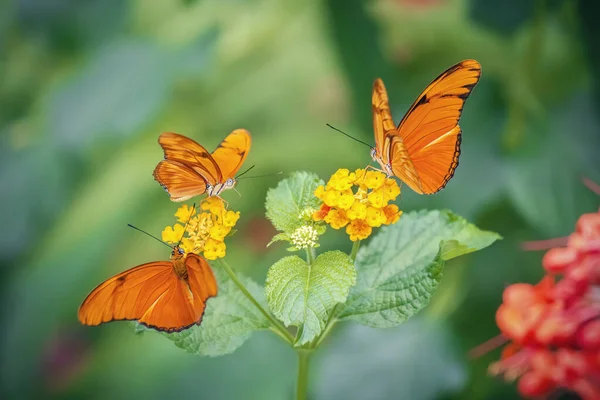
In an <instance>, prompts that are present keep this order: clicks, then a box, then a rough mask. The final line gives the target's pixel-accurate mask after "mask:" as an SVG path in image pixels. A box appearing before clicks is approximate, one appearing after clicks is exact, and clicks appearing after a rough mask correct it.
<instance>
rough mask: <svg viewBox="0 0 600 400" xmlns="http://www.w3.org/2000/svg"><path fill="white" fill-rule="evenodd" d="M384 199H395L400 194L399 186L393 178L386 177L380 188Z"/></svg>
mask: <svg viewBox="0 0 600 400" xmlns="http://www.w3.org/2000/svg"><path fill="white" fill-rule="evenodd" d="M382 190H383V198H384V201H386V202H389V201H391V200H396V197H398V195H399V194H400V186H398V183H397V182H396V181H395V180H394V179H386V181H385V185H384V186H383V188H382Z"/></svg>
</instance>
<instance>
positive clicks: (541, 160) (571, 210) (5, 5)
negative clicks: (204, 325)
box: [0, 0, 600, 400]
mask: <svg viewBox="0 0 600 400" xmlns="http://www.w3.org/2000/svg"><path fill="white" fill-rule="evenodd" d="M598 7H599V6H598V4H597V3H596V2H594V1H591V0H590V1H587V0H586V1H584V0H581V1H577V0H506V1H503V2H493V1H486V0H371V1H364V2H361V1H357V0H305V1H293V0H246V1H244V0H197V1H191V0H188V1H183V0H179V1H176V0H169V1H166V0H165V1H158V0H157V1H150V0H131V1H124V0H86V1H83V0H12V1H11V0H4V1H2V2H0V134H1V136H0V142H1V146H0V187H1V190H0V199H1V202H2V203H1V205H2V207H0V221H1V224H0V229H2V232H1V234H0V263H1V269H0V274H1V275H2V279H1V281H0V285H1V288H2V309H1V311H2V314H1V318H2V319H1V324H2V329H1V330H0V362H1V376H0V378H1V381H0V382H1V386H0V397H2V398H7V399H13V398H14V399H27V398H57V399H79V398H97V399H104V398H116V399H130V398H146V399H154V398H156V399H158V398H165V397H173V396H177V397H183V396H186V397H187V398H199V399H286V398H292V397H293V393H294V380H295V371H296V359H295V354H294V352H293V351H292V350H291V349H289V348H287V347H286V346H285V345H284V344H283V343H282V342H281V341H279V340H278V339H277V338H276V337H274V336H273V335H271V334H269V333H266V332H261V333H259V334H256V335H254V336H253V338H252V339H251V340H250V341H248V342H247V343H246V344H244V346H243V347H242V348H241V349H239V350H238V351H237V352H235V353H234V354H232V355H229V356H225V357H220V358H214V359H210V358H200V357H197V356H194V355H190V354H187V353H185V352H184V351H183V350H181V349H178V348H176V347H175V346H174V345H173V344H172V343H171V342H170V341H168V340H166V339H165V338H163V337H161V336H160V335H157V334H154V333H153V332H145V333H143V334H141V335H135V334H134V332H133V329H132V325H131V324H130V323H126V322H123V323H113V324H108V325H104V326H101V327H97V328H90V327H82V326H80V325H79V323H78V321H77V318H76V312H77V307H78V306H79V303H80V302H81V300H83V298H84V297H85V295H86V294H87V293H88V292H89V291H90V290H91V289H92V288H93V287H94V286H95V285H96V284H98V283H99V282H100V281H101V280H103V279H105V278H107V277H108V276H110V275H112V274H114V273H117V272H120V271H122V270H124V269H126V268H129V267H131V266H134V265H137V264H139V263H142V262H147V261H150V260H155V259H165V258H166V257H167V256H168V251H166V249H165V248H164V247H163V246H161V245H159V244H157V243H156V242H155V241H153V240H151V239H149V238H147V237H146V236H144V235H141V234H139V233H138V232H135V231H133V230H131V229H128V228H127V226H126V224H127V223H133V224H135V225H137V226H139V227H141V228H143V229H146V230H148V231H149V232H152V233H155V234H159V233H160V231H161V230H162V229H163V228H164V226H166V225H168V224H172V223H173V222H174V219H173V213H174V212H175V210H176V209H177V204H175V203H172V202H170V201H169V200H168V197H167V195H166V194H165V193H164V191H163V190H162V189H161V188H160V186H159V185H158V184H157V183H156V182H155V181H154V180H153V179H152V176H151V172H152V170H153V168H154V166H155V165H156V163H157V162H158V161H159V160H160V159H161V157H162V152H161V149H160V147H159V146H158V144H157V142H156V140H157V137H158V135H159V134H160V133H161V132H163V131H174V132H179V133H182V134H185V135H188V136H190V137H192V138H194V139H195V140H197V141H199V142H200V143H202V144H204V145H206V147H208V148H213V147H215V146H216V145H217V144H218V142H219V141H220V140H221V139H222V138H223V137H224V136H225V135H226V134H227V133H228V132H230V131H231V130H233V129H235V128H239V127H243V128H246V129H248V130H250V131H251V132H252V134H253V147H252V151H251V153H250V155H249V157H248V160H247V161H246V165H248V166H249V165H252V164H255V165H256V168H255V169H254V171H253V172H252V173H253V174H259V173H261V174H262V173H273V172H278V171H282V172H283V173H284V174H287V173H289V172H291V171H295V170H309V171H313V172H316V173H318V174H320V175H321V176H322V177H323V178H326V177H327V176H328V175H329V174H331V173H332V172H334V171H335V170H336V169H337V168H341V167H347V168H350V169H353V168H359V167H363V166H365V165H366V164H367V163H368V162H369V154H368V149H367V148H365V147H364V146H362V145H360V144H358V143H356V142H353V141H351V140H348V139H346V138H344V137H343V136H342V135H340V134H338V133H336V132H334V131H332V130H330V129H328V128H326V127H325V124H326V123H330V124H333V125H335V126H337V127H339V128H341V129H344V130H345V131H346V132H348V133H350V134H352V135H355V136H357V137H359V138H360V139H362V140H364V141H368V142H372V141H373V139H372V135H373V132H372V125H371V111H370V90H371V85H372V82H373V80H374V78H375V77H377V76H380V77H382V78H383V79H384V81H385V82H386V85H387V87H388V91H389V94H390V98H391V106H392V111H393V114H394V117H395V118H396V119H400V118H401V116H402V115H403V113H404V112H405V111H406V109H407V108H408V106H409V105H410V103H411V102H412V101H413V100H414V98H415V97H416V96H417V95H418V94H419V93H420V91H421V90H422V89H423V88H424V87H425V85H426V84H427V83H429V81H431V79H432V78H434V77H435V76H437V75H438V74H439V73H440V72H441V71H443V70H444V69H445V68H447V67H449V66H450V65H452V64H454V63H455V62H458V61H460V60H462V59H464V58H476V59H477V60H479V61H480V63H481V64H482V66H483V75H482V79H481V81H480V83H479V85H478V86H477V87H476V88H475V90H474V92H473V94H472V96H471V97H470V98H469V100H468V102H467V104H466V106H465V109H464V115H463V118H462V122H461V126H462V128H463V146H462V155H461V158H460V166H459V168H458V170H457V172H456V175H455V177H454V178H453V179H452V181H451V182H450V183H449V185H448V186H447V188H446V189H444V190H443V191H442V192H441V193H439V194H437V195H434V196H417V195H415V194H414V193H411V192H410V190H409V189H408V188H406V189H405V190H404V192H403V194H402V197H401V199H400V200H399V202H398V204H399V205H400V207H401V208H402V209H404V210H414V209H421V208H449V209H452V210H453V211H455V212H457V213H459V214H461V215H463V216H465V217H467V218H469V219H470V220H472V221H473V222H475V223H476V224H478V225H479V226H480V227H482V228H483V229H489V230H495V231H497V232H499V233H500V234H501V235H503V236H504V240H503V241H502V242H499V243H497V244H495V245H493V246H492V247H491V248H489V249H486V250H484V251H482V252H480V253H477V254H476V255H473V256H471V257H463V258H461V259H459V260H458V261H455V262H452V263H449V264H448V266H447V269H446V273H445V277H444V281H443V282H442V285H441V288H440V289H439V291H438V293H437V294H436V296H435V299H434V301H433V303H432V304H431V305H430V306H429V307H428V308H427V309H425V310H424V311H423V312H422V313H421V314H420V315H419V317H417V318H415V319H414V320H411V321H410V322H408V323H407V324H405V325H403V326H401V327H399V328H397V329H391V330H382V331H379V330H373V329H368V328H364V327H358V326H354V325H351V324H342V325H340V326H339V328H338V329H337V330H336V331H335V332H334V334H333V335H331V337H330V338H329V339H328V340H327V341H326V342H325V343H324V346H323V348H322V349H321V351H319V353H317V355H316V356H315V358H314V360H313V364H312V365H311V388H310V391H311V397H312V398H314V399H344V400H353V399H400V398H401V399H416V400H418V399H507V398H516V396H517V395H516V392H515V389H514V387H513V386H511V385H508V384H505V383H503V382H501V381H499V380H497V379H495V378H491V377H488V376H487V375H486V368H487V365H488V364H489V363H490V362H492V361H493V360H495V359H497V358H498V356H499V354H498V351H496V352H492V353H490V354H488V355H486V356H484V357H481V358H479V359H477V360H468V358H467V355H466V354H467V352H468V350H469V349H471V348H473V347H474V346H476V345H478V344H480V343H482V342H484V341H486V340H487V339H489V338H492V337H493V336H495V335H496V334H497V333H498V331H497V328H496V327H495V322H494V313H495V309H496V308H497V307H498V305H499V304H500V301H501V293H502V290H503V288H504V287H505V285H507V284H510V283H513V282H519V281H527V282H535V281H537V280H538V279H539V278H540V277H541V276H542V270H541V266H540V259H541V255H542V254H541V253H539V252H524V251H522V250H521V248H520V245H521V243H522V242H523V241H525V240H535V239H548V238H552V237H558V236H564V235H567V234H568V233H569V232H570V231H571V230H572V228H573V226H574V223H575V221H576V220H577V217H578V215H580V214H581V213H585V212H592V211H595V210H596V209H597V207H598V204H599V200H598V197H597V196H595V195H594V194H592V193H591V192H590V191H589V190H588V189H586V188H585V187H584V186H583V185H582V183H581V178H582V177H584V176H586V177H589V178H591V179H595V180H596V181H600V130H599V126H600V125H599V120H598V118H599V117H600V106H599V104H600V103H599V102H598V99H600V94H599V91H598V89H600V84H599V80H598V79H599V78H600V24H598V21H597V16H598V15H600V12H599V10H598ZM280 178H281V177H280V176H272V177H266V178H262V179H254V180H246V181H244V180H242V181H240V184H239V185H238V190H239V191H240V192H241V193H242V196H243V197H241V198H240V197H239V196H238V195H236V193H234V192H232V191H231V192H228V193H227V194H226V195H225V197H226V199H227V200H228V201H229V202H230V205H231V207H232V208H234V209H236V210H240V211H241V212H242V218H241V220H240V222H239V228H240V230H239V232H238V233H237V234H236V235H235V236H234V237H232V238H231V240H230V241H229V243H228V254H227V259H228V261H229V263H230V264H231V265H232V266H233V267H234V268H235V269H236V270H238V271H239V272H242V273H244V274H247V275H250V276H252V277H253V278H254V279H255V280H257V281H258V282H263V281H264V277H265V274H266V271H267V269H268V267H269V266H270V265H271V264H272V263H273V262H274V261H276V260H277V259H278V258H279V257H281V256H282V255H284V254H285V250H284V247H285V246H283V245H278V246H274V247H272V248H269V251H268V252H267V250H266V248H265V244H266V243H267V242H268V241H269V239H270V237H271V236H272V234H273V229H272V228H271V226H270V225H269V223H268V222H267V221H266V220H265V218H264V197H265V194H266V191H267V189H268V188H269V187H272V186H274V185H275V184H276V182H277V180H278V179H280ZM323 248H324V249H330V248H341V249H343V250H349V248H350V244H349V242H348V240H347V238H346V236H345V235H344V234H343V233H341V232H335V231H330V232H328V234H327V235H326V236H325V238H324V243H323Z"/></svg>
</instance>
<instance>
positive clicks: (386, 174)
mask: <svg viewBox="0 0 600 400" xmlns="http://www.w3.org/2000/svg"><path fill="white" fill-rule="evenodd" d="M368 169H372V170H373V171H378V172H383V173H384V174H385V176H387V177H389V176H390V175H389V174H388V173H387V172H386V171H385V170H383V169H381V168H377V167H374V166H372V165H371V164H369V165H367V166H366V167H365V175H366V173H367V170H368Z"/></svg>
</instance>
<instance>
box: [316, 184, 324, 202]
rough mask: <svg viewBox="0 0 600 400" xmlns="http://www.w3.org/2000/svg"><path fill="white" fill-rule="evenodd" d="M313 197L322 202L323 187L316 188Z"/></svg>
mask: <svg viewBox="0 0 600 400" xmlns="http://www.w3.org/2000/svg"><path fill="white" fill-rule="evenodd" d="M315 196H317V198H318V199H321V200H323V199H324V198H325V186H323V185H321V186H318V187H317V189H316V190H315Z"/></svg>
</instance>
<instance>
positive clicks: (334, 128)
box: [325, 124, 373, 149]
mask: <svg viewBox="0 0 600 400" xmlns="http://www.w3.org/2000/svg"><path fill="white" fill-rule="evenodd" d="M325 125H327V126H328V127H330V128H331V129H333V130H334V131H338V132H339V133H341V134H342V135H345V136H347V137H349V138H350V139H352V140H356V141H357V142H358V143H362V144H364V145H365V146H367V147H369V148H370V149H372V148H373V146H371V145H370V144H369V143H367V142H363V141H362V140H360V139H357V138H355V137H354V136H350V135H348V134H347V133H346V132H344V131H342V130H341V129H338V128H336V127H335V126H332V125H329V124H325Z"/></svg>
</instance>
